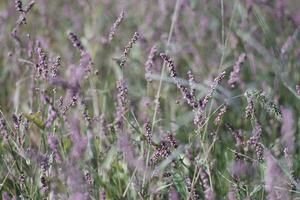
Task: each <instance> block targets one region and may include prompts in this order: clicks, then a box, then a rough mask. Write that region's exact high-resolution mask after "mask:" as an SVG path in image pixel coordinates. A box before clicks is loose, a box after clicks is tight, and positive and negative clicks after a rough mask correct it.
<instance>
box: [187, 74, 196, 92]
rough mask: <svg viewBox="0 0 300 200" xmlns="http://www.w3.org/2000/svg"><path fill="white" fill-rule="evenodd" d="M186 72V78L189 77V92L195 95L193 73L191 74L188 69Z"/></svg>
mask: <svg viewBox="0 0 300 200" xmlns="http://www.w3.org/2000/svg"><path fill="white" fill-rule="evenodd" d="M187 74H188V78H189V85H190V88H191V92H190V94H191V96H195V95H196V89H195V85H196V83H195V78H194V75H193V73H192V71H188V72H187Z"/></svg>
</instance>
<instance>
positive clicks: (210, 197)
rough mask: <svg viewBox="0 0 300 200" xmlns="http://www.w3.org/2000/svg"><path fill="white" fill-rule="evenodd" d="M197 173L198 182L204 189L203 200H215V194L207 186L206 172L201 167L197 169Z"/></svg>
mask: <svg viewBox="0 0 300 200" xmlns="http://www.w3.org/2000/svg"><path fill="white" fill-rule="evenodd" d="M199 170H200V171H199V173H200V180H201V183H202V187H203V189H204V199H205V200H213V199H215V194H214V192H213V190H212V188H211V187H210V185H209V177H208V174H207V172H206V170H205V169H204V168H203V167H200V169H199Z"/></svg>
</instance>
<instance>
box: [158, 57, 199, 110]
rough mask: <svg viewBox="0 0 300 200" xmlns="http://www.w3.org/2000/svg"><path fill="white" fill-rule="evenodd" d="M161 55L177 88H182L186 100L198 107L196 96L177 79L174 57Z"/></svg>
mask: <svg viewBox="0 0 300 200" xmlns="http://www.w3.org/2000/svg"><path fill="white" fill-rule="evenodd" d="M160 57H161V58H162V59H163V60H164V61H165V62H166V63H167V66H168V68H169V71H170V74H171V77H172V78H173V80H174V81H175V83H176V85H177V88H179V89H180V91H181V94H182V96H183V98H184V99H185V100H186V102H187V104H188V105H190V106H192V107H193V108H197V107H198V103H197V102H196V99H195V96H192V95H191V93H190V92H189V91H188V89H187V88H186V87H184V86H183V85H182V84H180V83H179V81H178V79H177V73H176V69H175V65H174V62H173V61H172V59H171V58H170V57H169V56H167V55H166V54H165V53H161V54H160Z"/></svg>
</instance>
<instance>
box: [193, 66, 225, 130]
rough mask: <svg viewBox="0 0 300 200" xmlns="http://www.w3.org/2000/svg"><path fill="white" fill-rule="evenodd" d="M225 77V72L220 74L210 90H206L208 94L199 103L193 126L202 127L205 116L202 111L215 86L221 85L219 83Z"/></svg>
mask: <svg viewBox="0 0 300 200" xmlns="http://www.w3.org/2000/svg"><path fill="white" fill-rule="evenodd" d="M224 77H225V71H224V72H221V73H220V74H219V75H218V76H217V77H216V78H215V79H214V81H213V83H212V84H211V85H210V89H209V90H208V93H207V94H206V96H205V97H204V98H203V99H201V100H200V101H199V107H198V109H197V112H196V115H195V118H194V124H195V125H200V126H202V125H203V124H204V122H205V120H206V119H205V116H204V111H205V108H206V105H207V104H208V102H209V100H210V99H211V98H212V97H213V93H214V91H215V90H216V88H217V86H218V85H219V84H220V83H221V81H222V80H223V79H224Z"/></svg>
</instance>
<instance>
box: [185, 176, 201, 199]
mask: <svg viewBox="0 0 300 200" xmlns="http://www.w3.org/2000/svg"><path fill="white" fill-rule="evenodd" d="M185 183H186V186H187V189H188V191H189V193H190V196H191V197H192V198H191V199H193V200H194V199H199V194H197V191H196V189H195V186H194V185H192V182H191V179H190V177H185Z"/></svg>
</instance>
